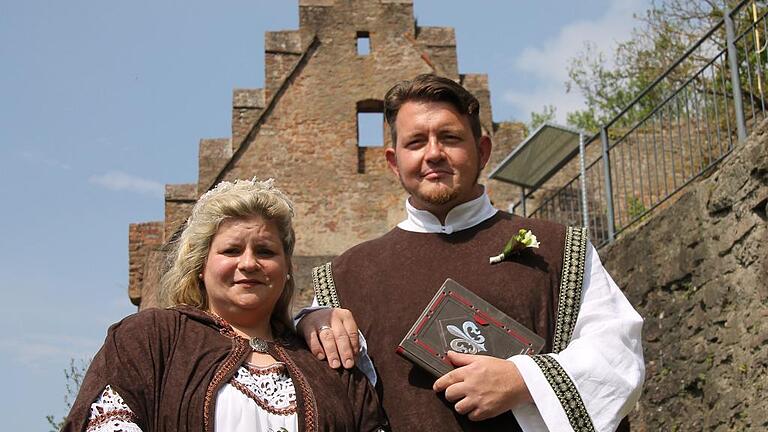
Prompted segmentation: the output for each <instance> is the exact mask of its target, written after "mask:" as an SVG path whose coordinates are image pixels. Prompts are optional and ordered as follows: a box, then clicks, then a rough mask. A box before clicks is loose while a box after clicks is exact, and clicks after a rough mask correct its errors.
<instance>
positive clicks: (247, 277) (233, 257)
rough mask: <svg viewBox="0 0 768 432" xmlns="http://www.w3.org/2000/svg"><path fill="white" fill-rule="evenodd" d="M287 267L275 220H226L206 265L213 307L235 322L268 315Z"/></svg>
mask: <svg viewBox="0 0 768 432" xmlns="http://www.w3.org/2000/svg"><path fill="white" fill-rule="evenodd" d="M288 270H289V269H288V260H287V258H286V256H285V252H284V251H283V243H282V241H281V240H280V233H279V231H278V229H277V226H276V225H275V223H274V222H272V221H270V220H266V219H264V218H262V217H260V216H251V217H248V218H243V219H227V220H225V221H224V222H222V223H221V225H220V226H219V230H218V231H217V232H216V234H215V235H214V236H213V240H212V242H211V248H210V250H209V251H208V258H207V259H206V261H205V265H204V267H203V282H204V283H205V290H206V295H207V297H208V304H209V305H210V308H211V312H213V313H215V314H217V315H219V316H221V317H222V318H224V319H225V320H227V321H231V322H243V321H244V320H249V321H260V320H264V319H266V320H269V317H270V315H271V314H272V309H273V308H274V307H275V303H277V300H278V299H279V298H280V295H281V294H282V292H283V288H284V286H285V282H286V280H287V275H288Z"/></svg>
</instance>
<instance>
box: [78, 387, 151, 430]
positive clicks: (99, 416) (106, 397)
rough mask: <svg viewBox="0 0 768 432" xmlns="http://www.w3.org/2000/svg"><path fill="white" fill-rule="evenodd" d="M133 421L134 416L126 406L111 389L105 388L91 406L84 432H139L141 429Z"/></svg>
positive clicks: (134, 419)
mask: <svg viewBox="0 0 768 432" xmlns="http://www.w3.org/2000/svg"><path fill="white" fill-rule="evenodd" d="M135 421H136V415H135V414H134V413H133V411H131V408H130V407H129V406H128V404H126V403H125V401H123V398H122V397H120V395H119V394H118V393H117V392H116V391H115V390H113V389H112V387H110V386H106V387H105V388H104V391H102V392H101V395H99V397H98V399H96V401H95V402H93V403H92V404H91V415H90V417H89V418H88V425H87V426H86V429H85V430H86V432H108V431H125V432H141V428H140V427H139V426H138V425H137V424H136V423H135Z"/></svg>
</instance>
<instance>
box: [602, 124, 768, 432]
mask: <svg viewBox="0 0 768 432" xmlns="http://www.w3.org/2000/svg"><path fill="white" fill-rule="evenodd" d="M756 130H757V132H756V133H754V134H753V135H752V136H751V137H750V138H749V139H748V140H747V142H746V143H742V144H739V145H738V146H737V147H736V148H735V149H734V150H733V152H732V153H731V154H730V155H728V156H727V157H726V158H725V159H724V160H723V161H722V162H721V163H720V165H719V166H718V167H717V169H716V171H714V172H713V173H711V174H710V175H709V177H707V178H705V179H703V180H701V181H698V182H696V183H694V184H692V185H690V186H689V187H688V188H687V189H685V190H684V191H683V193H682V194H681V196H680V197H679V199H678V200H677V201H676V202H674V203H673V204H672V205H671V206H669V207H667V208H666V209H663V210H662V211H660V212H658V214H657V215H656V216H654V217H653V218H651V219H649V220H647V221H644V223H643V224H642V225H641V226H640V227H638V228H636V229H634V230H632V231H631V232H628V233H625V234H623V236H622V237H620V239H619V240H618V241H616V242H615V243H614V244H612V245H609V246H607V247H605V248H603V249H602V250H601V251H600V255H601V257H603V259H604V263H605V266H606V268H607V269H608V270H609V271H610V273H611V275H613V277H614V279H615V280H616V282H617V284H618V285H619V286H620V287H621V288H622V289H623V290H624V292H625V293H626V295H627V296H628V298H629V299H630V301H631V302H632V304H633V305H635V307H636V308H637V309H638V312H640V314H641V315H642V316H643V317H644V318H645V325H644V328H643V331H644V334H643V343H644V350H645V361H646V365H647V371H646V374H647V378H646V384H645V391H644V393H643V396H642V398H641V400H640V402H639V403H638V405H637V407H636V408H635V410H634V411H633V413H632V416H631V417H632V426H633V430H636V431H659V430H670V431H671V430H680V431H682V430H706V431H742V430H766V429H767V428H768V402H766V398H765V395H766V394H768V380H766V378H765V377H766V375H768V247H767V246H766V239H768V224H767V219H766V203H768V150H766V149H768V135H767V134H766V132H768V123H765V122H764V123H763V124H762V125H761V126H760V127H759V128H757V129H756Z"/></svg>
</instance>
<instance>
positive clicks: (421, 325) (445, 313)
mask: <svg viewBox="0 0 768 432" xmlns="http://www.w3.org/2000/svg"><path fill="white" fill-rule="evenodd" d="M543 347H544V339H543V338H541V337H540V336H539V335H537V334H536V333H534V332H532V331H531V330H529V329H528V328H526V327H525V326H524V325H522V324H520V323H518V322H517V321H515V320H513V319H512V318H510V317H508V316H507V315H506V314H504V313H503V312H501V311H500V310H498V309H496V308H495V307H493V305H491V304H490V303H488V302H486V301H485V300H483V299H482V298H480V297H479V296H477V295H476V294H475V293H473V292H472V291H470V290H468V289H467V288H464V287H463V286H461V285H460V284H459V283H458V282H456V281H454V280H453V279H446V280H445V282H444V283H443V286H442V287H440V289H439V290H438V291H437V294H435V296H434V297H433V298H432V301H430V302H429V305H427V307H426V309H424V312H422V313H421V316H420V317H419V319H417V320H416V322H415V323H414V324H413V327H411V330H410V331H408V334H406V335H405V337H404V338H403V340H402V341H401V342H400V345H399V346H398V347H397V350H396V352H397V353H398V354H400V355H402V356H403V357H405V358H407V359H408V360H410V361H412V362H414V363H416V364H417V365H419V366H421V367H423V368H424V369H426V370H427V371H429V372H430V373H432V374H433V375H434V376H435V377H440V376H442V375H444V374H446V373H448V372H450V371H451V370H453V369H454V367H453V365H451V363H450V362H449V361H448V359H446V358H445V354H446V353H447V352H448V350H453V351H456V352H460V353H467V354H481V355H489V356H493V357H498V358H504V359H506V358H509V357H512V356H513V355H517V354H536V353H538V352H539V351H541V349H542V348H543Z"/></svg>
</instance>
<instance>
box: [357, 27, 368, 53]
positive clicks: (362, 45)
mask: <svg viewBox="0 0 768 432" xmlns="http://www.w3.org/2000/svg"><path fill="white" fill-rule="evenodd" d="M370 53H371V35H370V34H369V33H368V32H367V31H359V32H357V55H359V56H367V55H368V54H370Z"/></svg>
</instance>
